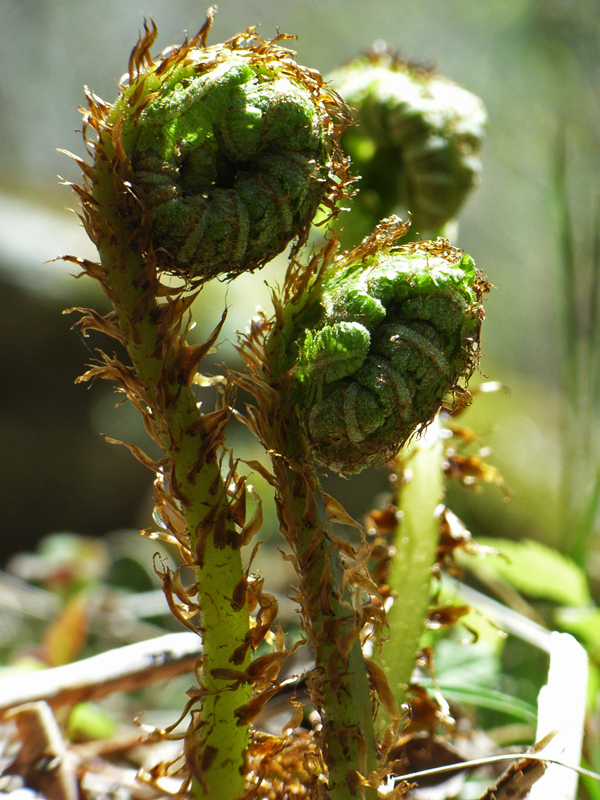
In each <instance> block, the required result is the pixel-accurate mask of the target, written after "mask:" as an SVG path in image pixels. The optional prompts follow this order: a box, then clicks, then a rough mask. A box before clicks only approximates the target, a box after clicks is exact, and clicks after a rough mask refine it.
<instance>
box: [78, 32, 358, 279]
mask: <svg viewBox="0 0 600 800" xmlns="http://www.w3.org/2000/svg"><path fill="white" fill-rule="evenodd" d="M209 29H210V19H209V21H208V23H207V26H205V28H204V29H203V31H201V33H200V34H199V35H198V36H197V37H196V38H195V39H194V40H192V41H191V42H187V41H186V42H185V43H184V44H183V45H182V46H181V47H174V48H170V49H169V50H167V51H165V52H164V53H163V54H162V56H161V57H160V58H157V59H156V60H153V59H152V58H151V57H150V56H149V55H148V52H149V48H150V46H151V45H152V43H153V32H152V31H149V32H147V36H146V37H145V39H144V40H141V42H140V44H139V45H138V48H137V50H136V51H134V53H132V62H131V63H132V64H134V66H130V70H129V75H128V76H125V79H124V80H123V83H122V88H121V94H120V96H119V98H118V99H117V102H116V103H115V104H114V106H112V107H109V106H105V105H101V104H98V103H95V104H94V108H93V111H94V113H95V116H96V118H95V119H91V121H90V122H89V124H90V125H92V126H93V127H95V128H96V129H97V130H98V131H99V134H100V136H99V139H100V141H99V142H98V144H97V146H96V154H97V155H96V163H97V165H99V166H101V165H103V164H104V165H106V164H107V163H110V165H111V166H110V168H111V169H112V170H113V172H114V173H116V175H115V177H116V178H117V180H116V181H113V183H114V184H115V185H117V186H118V185H119V180H118V179H120V180H121V184H122V186H123V187H124V188H123V202H122V208H121V211H120V214H121V218H123V219H125V220H126V221H127V224H128V225H129V226H130V228H131V231H132V234H131V239H132V241H134V242H137V243H138V246H139V248H140V250H141V252H142V254H143V255H144V256H145V257H146V258H147V257H148V254H149V255H150V257H151V258H152V259H153V260H154V263H156V264H157V266H158V268H159V269H160V270H164V271H167V272H170V273H172V274H175V275H179V276H181V277H183V278H184V279H185V280H189V279H196V280H197V281H202V280H206V279H208V278H212V277H215V276H227V277H232V276H234V275H236V274H238V273H240V272H243V271H251V270H254V269H257V268H259V267H261V266H262V265H263V264H265V263H266V262H268V261H269V260H270V259H272V258H273V257H274V256H275V255H277V254H278V253H280V252H282V251H283V250H284V249H285V247H286V246H287V245H288V243H289V242H290V241H292V240H294V239H296V241H297V242H298V243H299V244H302V243H303V242H304V240H305V238H306V236H307V234H308V230H309V227H310V223H311V221H312V219H313V217H314V215H315V213H316V211H317V209H318V207H319V206H320V205H321V204H324V205H325V206H328V207H329V208H330V210H332V211H333V209H334V208H335V206H336V202H337V199H338V194H339V193H340V192H342V191H343V189H342V188H341V187H342V186H343V183H344V180H345V178H344V175H345V169H346V162H345V160H344V159H343V157H342V155H341V152H340V151H339V149H338V144H337V138H338V136H339V134H340V132H341V129H342V128H343V124H344V122H345V121H347V118H346V116H345V114H346V112H345V110H344V109H343V104H342V103H341V101H340V100H339V98H337V97H336V95H335V94H334V93H333V92H332V91H330V90H329V89H328V88H327V87H325V86H324V84H323V81H322V79H321V78H320V76H319V75H318V73H315V72H313V71H311V70H308V69H306V68H304V67H301V66H299V65H297V64H296V63H295V61H294V60H293V57H292V55H293V54H292V52H291V51H289V50H287V49H285V48H283V47H281V46H280V45H279V44H276V43H275V42H266V41H263V40H262V39H260V38H259V37H258V36H257V35H256V34H255V33H254V32H253V30H252V29H250V30H249V31H246V32H245V33H244V34H239V35H238V36H236V37H234V38H233V39H230V40H228V41H227V42H225V43H223V44H220V45H215V46H211V47H208V46H206V36H207V34H208V31H209ZM279 38H285V37H279ZM113 151H114V154H116V156H117V158H116V159H115V158H114V157H113ZM298 246H299V245H298Z"/></svg>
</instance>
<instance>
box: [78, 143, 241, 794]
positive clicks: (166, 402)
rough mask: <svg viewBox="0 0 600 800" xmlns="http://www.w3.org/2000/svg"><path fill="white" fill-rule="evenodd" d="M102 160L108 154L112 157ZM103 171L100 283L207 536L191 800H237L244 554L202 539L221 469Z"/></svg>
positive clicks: (187, 502)
mask: <svg viewBox="0 0 600 800" xmlns="http://www.w3.org/2000/svg"><path fill="white" fill-rule="evenodd" d="M106 155H107V156H110V151H109V152H108V153H106ZM106 163H107V161H104V162H103V161H101V160H100V162H99V163H98V164H97V168H96V176H95V177H96V185H95V188H94V199H95V201H96V202H97V203H99V205H100V211H101V215H99V216H101V219H102V220H103V223H102V224H103V225H104V226H105V231H104V234H105V235H103V236H100V237H99V238H98V249H99V252H100V257H101V263H102V269H103V272H104V281H103V282H104V283H105V287H106V289H107V293H108V294H109V296H110V298H111V300H112V302H113V304H114V307H115V311H116V313H117V316H118V319H119V326H120V328H121V330H122V332H123V333H124V334H125V336H126V346H127V350H128V353H129V356H130V358H131V361H132V364H133V368H134V371H135V374H136V376H137V378H138V379H139V381H140V382H141V384H142V386H143V388H144V390H145V393H146V399H147V402H148V404H149V406H150V410H151V414H152V418H153V419H154V421H155V423H156V425H157V428H158V431H159V435H160V438H161V441H162V445H163V449H164V451H165V454H166V456H167V458H168V460H169V461H170V463H171V465H172V466H171V468H172V474H171V475H170V480H171V484H172V487H175V486H176V487H177V496H179V497H180V498H181V506H182V513H183V516H184V518H185V521H186V525H187V529H188V533H189V536H190V544H191V551H192V553H195V552H196V545H197V541H198V538H199V537H200V536H201V535H202V533H203V532H204V535H205V537H206V547H205V550H204V557H203V559H202V563H201V564H200V563H199V564H197V565H196V567H195V571H196V578H197V582H198V600H199V606H200V609H201V630H202V639H203V673H202V674H203V689H204V690H205V691H206V694H205V696H204V697H203V700H202V706H201V710H200V712H199V718H198V719H197V720H196V723H197V725H196V747H195V748H194V749H193V760H194V763H193V764H192V765H191V766H192V773H193V774H194V775H195V780H194V783H193V788H192V793H193V796H194V797H195V798H202V797H209V796H210V797H211V798H218V800H237V798H239V797H240V796H241V795H242V794H243V791H244V759H245V749H246V747H247V745H248V739H249V728H248V726H247V725H244V726H240V725H238V719H237V717H236V713H235V712H236V709H237V708H239V707H240V706H242V705H244V704H245V703H247V702H248V700H249V699H250V697H251V694H252V688H251V687H250V686H248V685H246V684H242V685H240V686H234V685H233V684H232V683H231V681H226V680H219V679H216V678H214V677H213V671H214V670H219V669H229V670H231V669H233V668H236V667H237V668H239V669H242V670H243V669H244V668H245V666H246V665H247V663H248V657H246V658H245V660H244V661H243V662H242V663H239V664H236V663H234V661H233V654H234V651H236V649H237V648H240V647H242V646H243V645H244V643H245V641H246V634H247V632H248V629H249V615H248V607H247V604H243V605H242V607H241V608H239V606H237V605H235V604H234V601H233V597H234V590H235V589H236V587H238V589H239V586H240V585H241V584H242V582H243V579H244V573H243V569H242V560H241V554H240V550H239V549H238V548H236V547H234V546H232V545H231V544H230V541H222V540H227V539H229V540H234V539H235V535H236V534H235V532H234V530H233V524H232V523H231V522H228V523H227V525H229V526H231V531H230V532H229V531H225V535H224V536H222V537H221V540H220V542H219V543H218V544H219V546H217V544H216V543H215V532H214V530H209V531H208V533H207V532H206V522H205V523H204V528H203V525H202V523H203V520H204V518H205V517H206V515H207V514H208V512H209V511H211V510H212V511H213V513H214V516H215V518H218V517H219V514H220V512H224V504H225V502H226V500H227V498H226V496H225V494H224V485H223V478H222V476H221V474H220V465H219V463H218V461H217V460H212V461H208V462H207V463H205V464H204V465H203V467H202V469H201V470H200V471H197V466H198V461H199V454H200V452H201V450H202V445H203V440H202V436H201V434H199V433H198V432H197V430H198V422H199V420H200V418H201V415H200V412H199V410H198V408H197V405H196V400H195V397H194V394H193V392H192V390H191V388H190V387H189V386H187V385H185V383H184V382H172V383H169V382H167V383H166V384H165V381H164V375H165V373H166V371H167V370H168V368H169V365H170V364H171V362H172V360H173V357H174V355H175V350H174V348H173V347H172V348H171V349H170V350H167V351H166V352H165V348H164V345H163V344H162V342H161V334H160V330H159V325H158V321H157V320H158V318H159V317H158V315H157V314H156V311H157V303H156V300H155V299H154V298H152V299H149V300H147V301H145V300H144V301H142V297H143V294H144V286H143V285H140V284H141V281H140V276H141V275H142V273H143V267H144V264H143V261H142V259H141V257H140V256H139V255H138V254H136V253H135V252H134V251H133V250H132V249H131V247H130V246H129V245H128V242H129V236H130V232H129V231H128V229H127V227H126V226H125V224H124V223H123V222H122V220H121V219H120V218H119V217H118V216H117V215H116V214H115V213H114V211H113V202H112V192H113V181H114V178H113V176H112V175H111V174H110V172H109V170H108V169H107V168H106ZM167 374H168V373H167ZM175 374H176V373H175ZM159 387H160V391H157V389H158V388H159ZM165 390H166V391H165ZM223 516H224V514H223ZM228 533H229V534H230V535H229V536H228Z"/></svg>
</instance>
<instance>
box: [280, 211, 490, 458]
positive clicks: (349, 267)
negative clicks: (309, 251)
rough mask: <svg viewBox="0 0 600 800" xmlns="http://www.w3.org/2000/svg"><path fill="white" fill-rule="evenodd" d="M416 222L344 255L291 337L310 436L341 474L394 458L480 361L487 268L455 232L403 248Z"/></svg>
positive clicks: (297, 316)
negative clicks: (456, 241) (453, 241)
mask: <svg viewBox="0 0 600 800" xmlns="http://www.w3.org/2000/svg"><path fill="white" fill-rule="evenodd" d="M404 229H405V228H403V227H402V226H398V225H397V224H396V223H395V222H394V220H390V221H387V222H386V223H383V224H382V227H381V228H380V229H378V230H377V231H376V232H375V233H374V234H373V235H372V236H371V237H369V238H368V239H366V240H365V241H363V243H362V244H361V245H359V246H358V247H357V248H355V249H354V250H351V251H350V252H348V253H346V254H344V256H342V258H341V259H339V260H338V261H336V262H334V264H333V265H332V267H331V268H330V269H329V271H328V272H327V273H326V274H325V275H324V277H323V280H322V282H321V283H320V285H316V286H315V288H313V290H312V296H310V295H311V292H310V291H309V297H308V299H307V300H305V302H304V305H303V306H302V308H301V310H298V309H296V312H295V313H290V315H289V317H288V322H287V325H288V330H287V331H286V330H285V328H284V330H283V333H282V337H283V340H284V341H285V342H286V345H285V348H284V351H285V352H284V353H283V354H282V356H281V357H282V358H283V359H284V361H285V362H286V363H287V365H288V367H289V368H293V369H294V386H295V392H296V398H297V404H296V407H297V409H298V414H299V417H300V420H301V424H302V426H303V429H304V432H305V434H306V437H307V439H308V441H309V443H310V445H311V447H312V452H313V455H314V457H315V459H316V460H317V461H319V462H320V463H321V464H324V465H325V466H328V467H330V468H332V469H335V470H340V471H346V472H357V471H359V470H360V469H362V468H363V467H365V466H368V465H370V464H377V463H380V464H381V463H385V462H386V461H389V460H390V459H391V458H392V456H393V455H394V454H395V453H396V452H397V451H398V450H399V449H400V447H401V446H402V445H403V444H404V443H405V442H406V441H407V440H408V439H409V438H410V436H411V435H412V434H413V433H414V432H415V431H417V430H420V429H422V428H423V427H424V426H426V425H427V423H428V422H430V421H431V420H432V419H433V417H434V416H435V414H436V413H437V411H438V410H439V408H440V406H441V404H442V401H443V399H444V397H445V396H446V395H447V394H448V393H450V392H452V391H455V390H456V389H457V388H458V382H459V380H460V378H461V377H464V378H466V379H468V377H470V375H471V373H472V372H473V369H474V368H475V366H476V365H477V363H478V357H479V334H480V327H481V320H482V318H483V309H482V306H481V299H482V295H483V293H484V292H485V291H487V283H486V281H485V279H484V278H483V275H482V274H481V273H480V272H478V271H477V269H476V268H475V265H474V263H473V261H472V259H471V258H470V257H469V256H468V255H466V254H464V253H463V252H462V251H461V250H458V249H457V248H454V247H452V246H451V245H450V244H449V243H448V242H447V241H445V240H443V239H438V240H436V241H434V242H418V243H410V244H407V245H403V246H395V245H394V244H393V241H394V238H396V237H397V236H398V235H399V234H400V233H401V232H402V230H404ZM386 231H387V233H385V232H386ZM382 233H384V241H383V242H382ZM385 236H387V237H388V238H387V242H386V241H385Z"/></svg>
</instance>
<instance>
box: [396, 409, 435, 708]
mask: <svg viewBox="0 0 600 800" xmlns="http://www.w3.org/2000/svg"><path fill="white" fill-rule="evenodd" d="M439 429H440V427H439V418H438V417H436V419H435V420H434V421H433V422H432V423H431V425H430V426H429V427H428V429H427V431H426V433H425V434H424V435H423V436H422V437H420V438H417V439H414V440H413V441H412V442H411V443H410V445H409V446H408V447H406V448H405V449H404V450H403V451H402V453H401V454H400V455H399V456H398V458H400V459H401V460H402V465H403V468H404V478H405V482H404V483H403V484H402V486H401V487H400V489H399V496H398V499H397V505H398V509H399V511H400V512H401V514H400V522H399V525H398V529H397V532H396V538H395V541H394V547H395V550H396V552H395V555H394V557H393V558H392V561H391V565H390V571H389V576H388V583H389V586H390V588H391V589H392V591H393V593H394V603H393V605H392V607H391V608H390V609H389V611H388V614H387V618H388V623H389V626H390V636H389V641H387V642H386V643H385V644H384V645H383V649H382V652H381V662H382V665H383V667H384V670H385V673H386V675H387V679H388V682H389V684H390V688H391V690H392V693H393V694H394V697H395V699H396V702H397V703H398V705H400V704H402V703H403V702H404V701H405V700H406V691H407V688H408V685H409V684H410V677H411V674H412V671H413V669H414V666H415V659H416V654H417V651H418V649H419V642H420V641H421V636H422V635H423V631H424V630H425V621H426V618H427V610H428V608H429V604H430V599H431V597H430V591H431V590H430V585H431V570H432V567H433V565H434V564H435V559H436V552H437V547H438V543H439V528H440V526H439V520H438V519H437V518H436V517H435V510H436V508H437V507H438V505H439V504H440V503H441V502H442V498H443V491H444V481H443V470H442V441H441V439H440V435H439Z"/></svg>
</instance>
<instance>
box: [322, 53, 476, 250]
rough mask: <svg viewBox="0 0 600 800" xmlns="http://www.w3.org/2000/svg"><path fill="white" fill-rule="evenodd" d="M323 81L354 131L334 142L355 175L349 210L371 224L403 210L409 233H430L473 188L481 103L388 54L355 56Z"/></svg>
mask: <svg viewBox="0 0 600 800" xmlns="http://www.w3.org/2000/svg"><path fill="white" fill-rule="evenodd" d="M329 80H330V81H331V84H332V86H333V87H334V88H335V89H336V91H338V92H339V93H340V94H341V96H342V97H343V98H344V100H345V101H346V102H347V103H348V104H349V105H350V106H352V107H353V108H354V109H355V113H354V117H355V121H356V122H357V125H356V126H352V127H349V128H348V129H347V130H346V131H345V133H344V136H343V138H342V147H343V149H344V150H345V152H347V153H348V154H349V155H350V157H351V159H352V164H353V167H354V168H355V170H356V172H357V173H358V174H359V175H360V176H361V181H360V184H359V188H360V192H359V195H358V197H357V198H356V199H355V200H354V203H353V210H354V211H355V212H362V214H363V215H364V216H365V217H367V218H374V219H375V220H379V219H382V218H383V217H385V216H388V215H389V214H391V213H392V212H394V213H399V214H400V215H401V216H405V215H406V212H410V213H411V215H412V229H413V230H414V231H416V232H417V233H421V234H423V235H425V234H429V235H431V234H432V233H433V235H436V233H437V232H439V231H440V230H441V229H442V227H443V226H444V225H445V224H446V223H447V222H448V221H450V220H453V219H455V217H456V215H457V213H458V211H459V210H460V208H461V206H462V205H463V203H464V201H465V199H466V198H467V196H468V194H469V193H470V191H471V190H472V189H473V187H474V186H475V185H476V184H477V181H478V177H479V173H480V170H481V164H480V160H479V152H480V149H481V145H482V141H483V136H484V132H485V127H486V121H487V117H486V112H485V108H484V106H483V103H482V102H481V100H480V99H479V98H478V97H476V96H475V95H474V94H472V93H471V92H468V91H466V90H465V89H463V88H461V87H460V86H458V85H457V84H455V83H453V82H452V81H449V80H447V79H446V78H444V77H442V76H441V75H438V74H436V73H435V72H433V71H431V70H425V69H421V68H419V67H416V66H414V65H411V64H409V63H407V62H405V61H401V60H399V59H397V58H395V57H394V56H393V55H391V54H390V53H388V52H383V53H377V54H375V53H371V54H367V55H364V56H360V57H358V58H356V59H354V60H352V61H350V62H349V63H348V64H346V65H345V66H343V67H341V68H340V69H338V70H337V71H336V72H334V73H333V74H332V75H330V76H329ZM346 224H347V223H346V222H345V225H346Z"/></svg>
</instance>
